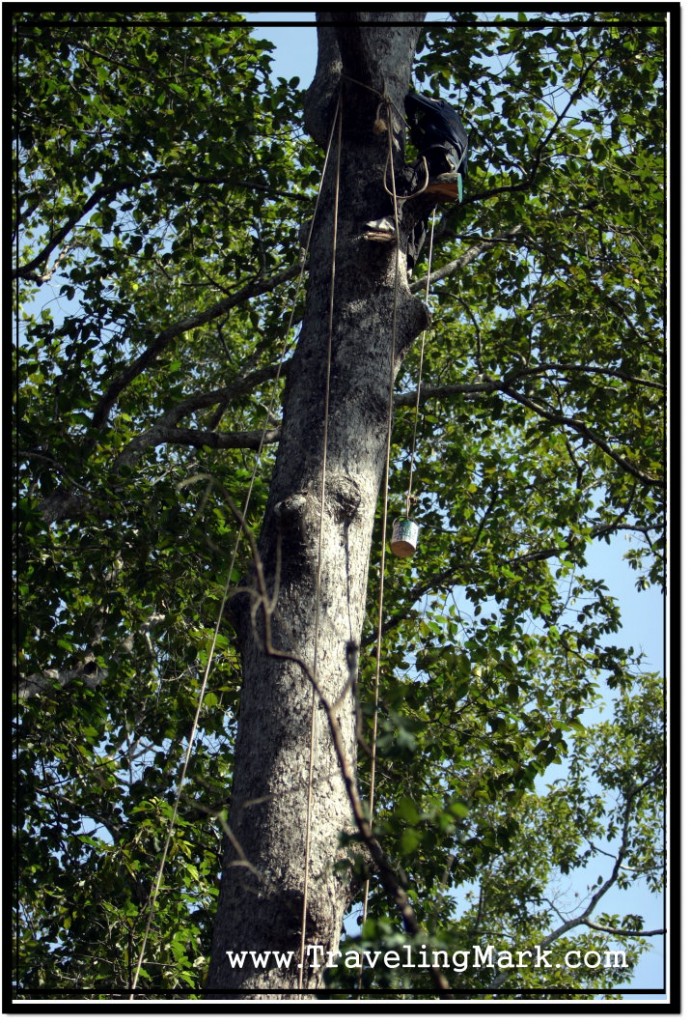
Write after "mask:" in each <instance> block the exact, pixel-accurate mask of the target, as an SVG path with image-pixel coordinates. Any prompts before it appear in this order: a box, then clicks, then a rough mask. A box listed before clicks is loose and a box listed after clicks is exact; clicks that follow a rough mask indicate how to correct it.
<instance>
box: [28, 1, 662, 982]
mask: <svg viewBox="0 0 691 1024" xmlns="http://www.w3.org/2000/svg"><path fill="white" fill-rule="evenodd" d="M667 32H668V25H667V23H666V21H665V17H664V10H662V11H661V10H660V9H659V8H655V9H653V10H652V13H651V11H649V10H645V9H643V10H636V11H632V12H628V13H627V14H626V16H625V19H624V17H623V16H621V15H618V14H616V13H615V12H610V11H608V12H605V13H602V14H599V13H598V16H597V18H596V19H595V18H593V17H590V16H587V17H584V14H583V12H582V11H581V12H579V11H577V10H573V11H569V12H568V13H553V12H550V13H549V15H548V16H547V15H545V16H542V15H534V14H532V13H531V14H530V15H528V16H524V15H521V16H520V17H519V18H518V19H517V20H516V19H512V18H509V17H508V16H504V15H502V14H495V13H493V14H491V15H489V14H484V15H479V14H472V13H470V14H469V13H467V12H463V13H462V14H460V13H458V14H454V13H451V14H450V15H449V19H448V21H447V22H446V23H444V24H443V25H439V24H434V25H431V24H430V25H427V27H426V29H425V30H424V31H423V34H422V38H421V43H420V47H419V52H418V54H417V56H416V60H415V66H414V84H415V86H416V87H417V88H419V89H421V90H424V91H429V92H431V93H432V94H434V95H445V96H447V98H449V99H450V100H451V101H452V102H453V103H454V104H455V105H456V106H457V107H458V109H459V110H460V111H461V112H462V117H463V120H464V124H465V125H466V127H467V129H468V132H469V135H470V140H471V159H470V172H469V177H468V180H467V182H466V187H465V196H464V200H463V202H462V203H461V204H459V205H457V206H445V207H444V208H443V210H442V211H441V213H440V215H438V217H437V220H436V224H435V234H434V251H433V263H432V268H431V274H430V286H431V287H430V294H429V298H428V303H429V306H430V309H431V320H432V324H431V327H430V328H429V330H428V331H427V332H426V335H425V350H424V363H423V370H422V380H421V387H420V394H419V397H420V413H419V418H418V419H417V420H416V404H417V384H418V359H419V355H420V349H419V345H420V340H418V342H417V345H416V350H415V352H414V353H412V355H411V356H410V357H409V359H408V360H407V362H406V364H405V366H404V369H403V372H402V373H401V375H400V376H399V379H398V381H397V383H396V389H395V394H394V410H395V416H394V431H393V437H392V446H391V473H390V478H389V481H388V486H389V492H390V498H389V504H390V508H391V510H392V512H393V511H395V510H398V513H399V514H402V512H403V510H404V496H405V495H406V491H407V488H408V480H409V473H410V457H411V445H412V437H413V431H414V429H415V430H416V441H415V465H414V477H413V480H414V495H413V498H414V506H413V514H414V517H415V519H416V520H417V521H418V523H419V524H420V527H421V534H420V545H419V550H418V552H417V554H416V557H415V559H414V560H411V561H393V560H390V559H389V560H388V561H387V564H386V575H385V588H384V605H383V616H382V626H381V644H380V649H381V662H382V665H383V681H382V685H381V689H380V692H379V702H378V707H377V714H378V719H377V721H378V739H377V749H378V760H377V774H376V789H375V791H376V800H375V814H374V824H375V829H376V833H377V835H378V837H379V839H380V841H381V843H382V846H383V848H384V850H385V851H386V853H387V856H388V858H389V859H390V862H391V864H392V865H394V866H395V868H396V870H397V871H399V872H401V877H403V878H405V888H406V891H407V892H408V896H409V899H410V901H411V904H412V905H413V907H414V909H415V912H416V914H417V916H418V919H419V920H420V921H421V923H422V924H423V926H424V928H425V936H426V937H425V942H427V943H428V944H430V943H431V944H432V945H433V946H434V947H435V948H440V949H448V950H453V949H469V948H472V947H473V946H475V945H480V946H484V947H486V946H488V945H490V944H494V946H495V947H497V948H512V949H516V950H520V949H527V948H529V947H531V946H535V945H536V944H539V943H543V944H546V946H549V947H550V948H552V949H553V950H554V953H555V957H554V959H555V961H556V960H557V959H558V956H557V954H558V953H559V951H562V952H563V951H565V950H567V949H571V950H581V951H583V952H585V951H588V950H600V951H602V952H603V958H602V963H599V964H598V967H597V969H596V970H592V969H589V967H588V966H587V965H586V966H583V964H582V963H581V965H580V966H579V967H578V968H577V969H570V970H567V969H564V968H562V969H557V968H551V969H549V970H546V969H541V968H540V967H539V966H535V965H533V966H530V967H526V968H525V969H522V970H520V971H512V970H510V969H503V968H502V967H501V965H500V966H499V967H497V966H496V965H494V966H491V965H490V966H483V967H481V968H480V969H477V970H473V971H467V972H466V973H465V974H463V975H462V976H461V982H459V980H458V978H459V975H453V973H452V972H450V973H449V976H450V977H453V978H454V982H453V983H454V984H463V985H464V986H466V987H467V989H469V990H480V992H481V993H484V994H486V995H487V996H488V998H491V997H492V993H499V994H501V993H510V992H511V990H512V989H513V990H515V989H524V988H528V989H530V988H532V989H536V990H537V991H538V992H542V993H543V994H544V992H545V991H547V992H548V991H549V990H557V989H567V990H571V989H573V990H574V991H575V992H578V990H580V989H588V990H590V989H602V990H609V989H611V988H613V987H614V988H618V987H619V988H620V987H622V986H623V985H625V983H626V981H627V980H628V979H630V977H631V975H632V973H633V970H634V968H635V965H636V963H637V960H638V957H639V956H640V954H641V952H642V951H643V950H644V949H645V948H646V942H647V938H648V935H649V933H650V932H651V931H652V930H656V929H659V928H660V927H661V923H660V922H659V921H657V922H648V921H644V920H642V919H641V917H640V915H637V914H635V913H630V914H627V915H623V916H622V915H618V914H613V913H612V912H611V911H610V910H609V909H608V904H607V896H608V893H611V892H613V891H615V890H616V889H626V887H627V886H629V885H631V884H632V883H633V882H634V881H638V880H641V879H643V880H645V882H646V883H647V885H648V886H649V887H650V889H651V890H652V891H655V892H659V891H661V888H662V886H663V884H664V824H663V813H664V806H665V794H664V754H665V719H664V711H665V703H664V689H663V685H662V681H661V679H660V678H659V676H658V675H657V674H656V673H651V672H649V671H646V663H645V659H644V657H643V656H642V655H641V654H636V653H635V652H634V650H633V649H632V648H629V647H625V646H622V645H621V644H620V643H619V642H618V638H617V629H618V626H619V622H620V613H619V609H618V605H617V601H616V599H615V597H614V596H613V595H612V593H611V592H610V589H609V587H608V582H607V580H604V579H600V578H598V577H597V575H596V574H594V573H593V571H592V567H591V564H590V565H589V562H588V557H589V554H590V553H591V551H592V545H593V543H594V542H595V541H598V540H599V541H604V542H607V543H609V541H610V540H611V539H613V538H615V537H619V536H625V537H627V538H630V547H629V549H628V551H627V555H626V558H627V560H628V562H629V564H630V565H631V566H633V567H634V569H635V570H636V572H637V575H638V586H639V587H640V588H648V587H655V588H664V582H665V568H664V537H665V463H664V452H665V406H664V398H665V384H666V380H665V359H666V353H665V331H666V305H665V302H666V300H665V230H666V224H665V191H664V190H665V147H666V143H667V139H666V116H667V106H666V104H667V97H666V42H667ZM260 36H261V31H260V30H258V29H257V30H255V31H252V30H251V28H250V26H248V24H247V23H246V22H245V21H244V19H243V18H242V17H241V16H240V15H239V14H233V13H228V12H225V11H219V10H217V9H215V10H214V11H213V13H209V12H206V11H200V12H191V11H189V10H185V11H184V12H181V13H176V12H175V11H171V12H169V13H161V12H154V13H150V12H138V11H136V10H134V11H131V12H127V13H123V12H120V13H119V14H118V16H117V17H110V16H109V15H105V14H103V13H102V12H88V11H85V12H80V13H79V15H78V16H77V17H75V16H74V15H73V14H70V13H62V12H61V11H60V10H57V11H50V12H43V11H41V12H20V11H17V10H14V11H13V12H12V41H13V48H14V50H13V60H14V73H15V74H14V90H13V102H14V109H13V124H12V127H13V133H14V140H15V142H14V149H13V157H14V161H15V167H14V185H15V189H14V199H13V203H14V206H13V210H14V217H13V228H14V253H15V256H16V265H15V269H14V279H15V282H16V292H15V294H16V300H17V310H16V346H15V349H14V357H15V368H16V377H15V380H16V393H15V406H14V409H15V420H14V441H15V454H16V460H17V461H16V467H17V468H16V475H15V484H16V490H15V494H14V502H13V507H14V515H15V522H16V530H15V534H14V539H15V543H16V549H15V570H16V602H17V616H16V623H17V628H16V641H17V642H16V672H17V680H18V685H17V694H16V708H15V710H16V715H15V743H14V754H15V760H14V773H15V774H14V782H15V794H16V812H15V825H16V828H17V864H16V879H17V885H16V897H17V909H16V914H15V924H16V929H17V935H16V944H15V952H16V964H15V969H14V976H15V984H16V992H17V995H19V996H20V997H21V996H22V995H25V996H26V998H32V997H36V996H37V995H39V994H40V993H41V992H45V993H52V994H56V993H60V992H62V993H67V992H69V991H74V992H87V991H94V990H96V991H100V992H102V993H103V994H112V993H115V992H117V991H124V990H127V989H128V987H130V986H131V984H132V980H133V975H134V971H135V965H136V963H137V959H138V957H139V955H140V952H141V949H142V943H143V942H144V936H145V934H146V943H147V946H146V956H145V959H144V963H143V965H142V970H141V981H140V984H139V988H140V990H141V991H142V993H143V994H146V993H147V991H148V992H149V993H152V994H155V993H161V992H169V993H174V992H176V991H179V992H181V993H184V992H186V991H187V992H189V991H191V992H195V991H197V992H198V991H200V990H201V989H202V987H203V984H204V978H205V974H206V970H207V967H208V954H209V945H210V929H211V922H212V918H213V910H214V906H215V901H216V898H217V894H218V865H219V848H220V841H221V839H222V836H223V828H224V821H225V813H226V812H225V800H226V797H227V791H228V786H229V780H230V779H231V777H232V772H233V764H234V739H235V730H236V721H237V718H236V716H237V706H238V698H239V690H240V681H241V672H240V665H239V657H238V647H237V641H236V637H235V635H234V631H233V627H232V623H231V621H230V620H229V619H228V618H227V617H226V618H222V619H221V626H220V630H219V631H218V632H216V628H215V627H216V622H217V619H218V615H219V609H220V606H221V603H222V601H223V597H224V593H225V586H226V579H227V576H228V572H229V566H230V565H231V557H232V555H233V551H234V550H237V559H233V560H232V566H233V567H232V572H231V577H232V578H231V583H232V584H233V585H238V584H239V583H240V581H241V580H242V579H243V576H244V573H245V571H246V570H247V567H248V566H249V565H250V564H251V561H252V550H251V545H250V544H249V542H248V535H249V534H251V533H252V532H256V531H257V530H258V527H259V524H260V523H261V519H262V515H263V512H264V506H265V503H266V495H267V488H268V482H269V477H270V473H271V466H272V461H273V450H274V445H275V442H276V440H277V438H278V436H279V434H280V429H281V411H280V395H281V387H282V381H283V378H284V376H285V373H286V369H287V367H288V365H289V362H290V359H291V354H292V351H293V345H294V342H295V338H296V337H297V333H298V331H299V327H300V322H301V317H302V313H303V296H304V287H303V286H304V280H305V276H306V274H307V275H308V274H309V250H308V251H307V252H306V253H305V251H304V249H303V250H302V252H301V248H300V246H301V239H302V242H304V240H305V236H304V231H303V233H302V235H301V234H300V228H301V225H303V224H304V223H305V222H306V221H308V220H309V218H310V217H311V215H312V213H313V210H314V204H315V200H316V197H317V193H318V189H319V182H320V169H321V166H322V162H323V153H322V151H321V150H320V148H319V146H317V144H316V143H315V142H314V141H313V140H312V139H311V138H310V137H309V136H307V135H306V134H305V129H304V127H303V123H302V118H303V109H304V88H303V86H304V85H305V83H300V82H298V80H297V79H293V80H291V81H286V80H284V79H279V80H278V81H274V80H273V78H272V76H271V44H269V43H266V42H262V41H261V39H260ZM410 157H411V160H413V159H414V154H413V153H412V152H411V154H410ZM410 287H411V290H412V291H413V292H414V293H416V294H418V295H422V294H424V293H425V289H426V267H425V265H424V260H423V261H422V262H421V263H420V264H419V265H418V267H417V268H416V270H415V272H414V278H413V280H412V281H411V285H410ZM415 422H417V426H416V427H414V423H415ZM238 510H242V511H243V517H244V523H245V529H244V530H243V529H241V528H240V527H239V526H238V517H237V512H238ZM382 514H383V505H382V507H381V509H380V515H382ZM380 533H381V530H380V523H378V524H377V525H376V526H375V533H374V537H375V541H374V545H373V550H372V564H373V571H372V573H371V578H370V585H369V589H370V593H369V599H368V605H367V609H366V620H365V623H366V624H365V631H364V632H365V635H364V636H363V638H362V646H361V661H360V671H359V679H358V694H359V702H360V718H361V729H362V733H363V737H365V738H367V737H371V729H372V721H373V715H374V712H375V707H374V698H373V693H374V689H373V681H374V678H375V674H376V668H375V641H376V638H377V632H378V628H377V626H378V621H377V620H378V611H379V608H378V600H379V598H378V592H379V581H378V579H377V572H376V566H377V565H378V564H379V558H380V554H381V551H380V541H379V539H378V538H379V537H380ZM207 668H208V670H209V675H208V678H209V685H208V688H206V690H205V693H204V697H203V702H202V705H201V707H199V706H198V701H199V694H200V685H201V681H202V679H203V678H204V675H205V671H206V670H207ZM602 694H605V695H606V696H607V701H608V704H607V711H606V712H604V713H603V716H602V719H601V720H600V721H598V722H596V724H588V722H589V721H590V719H588V720H587V721H584V712H585V711H586V710H588V709H591V708H593V707H594V706H596V705H597V703H598V701H599V700H600V699H601V695H602ZM193 726H194V729H195V731H196V739H195V742H194V745H193V746H192V748H191V752H190V751H188V738H189V736H190V733H191V731H192V730H193ZM188 755H189V763H188V764H187V768H186V783H185V786H184V787H183V789H182V791H181V792H178V784H179V779H180V773H181V770H182V766H183V764H184V763H185V762H186V761H187V759H188ZM359 767H360V785H361V788H362V790H363V791H364V790H365V789H366V788H367V786H368V785H369V769H370V764H369V757H368V754H367V743H366V742H365V743H363V750H362V758H361V763H360V766H359ZM546 772H549V775H548V776H547V777H546V778H543V776H545V773H546ZM173 808H175V809H176V810H175V817H176V821H175V826H174V828H173V829H172V830H171V829H169V826H170V822H171V818H172V816H173ZM354 839H357V836H355V837H354ZM164 848H165V849H166V859H165V866H164V870H163V872H162V873H161V875H160V878H159V879H158V883H160V885H159V886H158V887H157V874H158V872H159V867H160V864H161V857H162V853H163V850H164ZM356 849H357V844H356V843H355V841H353V843H351V844H348V843H347V842H346V841H345V840H344V846H343V848H342V849H341V850H336V851H334V861H335V862H336V861H338V860H339V859H345V858H347V857H348V856H350V857H351V859H352V858H355V857H356V855H355V854H354V853H353V851H354V850H356ZM603 851H604V853H605V855H606V858H607V861H608V863H609V865H610V866H609V871H608V873H603V872H601V870H600V867H599V866H598V867H597V868H596V867H595V865H601V863H602V854H603ZM590 867H592V868H593V877H592V878H590V880H589V883H588V891H587V894H586V895H583V893H582V894H581V896H582V898H581V900H580V901H579V905H578V909H577V911H574V910H573V906H571V907H570V908H569V909H567V906H568V900H566V899H565V898H564V897H563V895H562V896H560V887H561V888H563V886H562V883H563V882H565V881H568V879H569V877H570V876H573V875H574V873H576V872H578V873H579V877H581V876H582V872H583V871H585V870H587V869H588V868H590ZM364 870H365V868H364V866H363V871H364ZM598 876H599V877H598ZM361 899H362V896H361V892H360V895H359V896H357V897H356V898H355V899H354V904H353V906H354V907H355V908H356V910H355V911H354V915H353V916H355V914H356V913H358V912H360V911H358V910H357V908H358V905H359V903H360V902H361ZM152 903H153V912H152ZM646 933H648V934H646ZM404 940H405V941H408V940H407V939H405V936H404V935H403V933H402V931H401V928H400V924H399V922H398V918H397V915H396V910H395V908H394V907H393V906H391V904H390V902H389V901H388V898H387V895H386V892H385V891H384V890H383V889H382V888H381V887H378V886H377V880H376V875H375V877H374V878H373V879H372V882H371V892H370V898H369V905H368V911H367V920H366V922H365V924H364V930H363V932H362V934H361V933H360V931H359V929H358V930H357V934H355V929H354V928H351V927H349V928H348V934H347V935H344V940H343V941H344V946H343V949H344V950H348V949H352V950H362V949H370V950H371V949H381V948H385V947H387V948H391V949H397V948H400V947H401V944H402V943H403V942H404ZM614 947H616V948H618V949H623V950H625V951H626V952H627V954H628V965H629V966H628V967H627V968H626V969H614V968H610V967H608V966H607V965H606V963H605V958H604V951H605V950H606V949H608V948H614ZM325 984H326V986H327V990H328V986H331V987H332V988H333V990H334V992H336V991H340V992H341V994H342V995H345V996H346V997H348V995H350V996H352V995H354V994H355V993H356V990H357V986H358V978H357V972H353V971H348V970H346V969H345V968H344V967H342V966H339V967H338V968H337V969H334V970H333V971H327V973H326V975H325ZM364 984H365V985H366V986H371V988H372V989H377V988H379V989H382V988H383V989H386V991H387V992H388V991H391V992H395V991H396V990H397V989H401V990H407V989H410V988H412V989H416V988H424V987H429V979H428V978H427V977H426V976H424V974H423V973H422V972H418V974H417V975H416V976H415V977H413V978H412V979H411V975H410V972H408V973H406V972H405V971H400V972H395V971H393V972H392V971H391V970H386V971H381V970H377V969H375V970H372V971H367V972H365V976H364ZM327 994H328V991H327ZM547 997H548V996H547Z"/></svg>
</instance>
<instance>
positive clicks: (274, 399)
mask: <svg viewBox="0 0 691 1024" xmlns="http://www.w3.org/2000/svg"><path fill="white" fill-rule="evenodd" d="M335 126H336V117H334V121H333V124H332V126H331V134H330V136H329V141H328V145H327V148H326V155H325V157H324V165H323V167H322V173H321V178H320V181H319V188H318V190H317V197H316V200H315V206H314V210H315V214H314V215H313V217H312V221H311V223H310V227H309V231H308V234H307V239H306V243H305V247H304V251H303V254H302V258H301V261H300V273H299V275H298V281H297V285H296V288H295V296H294V299H293V303H292V308H291V310H290V316H289V318H288V326H287V328H286V332H285V337H284V342H283V348H282V350H281V354H280V357H279V361H278V369H277V371H276V376H275V378H274V380H273V388H272V394H271V400H270V402H269V404H268V407H267V411H266V418H265V421H264V426H263V428H262V434H261V439H260V442H259V446H258V448H257V455H256V458H255V460H254V466H253V470H252V476H251V478H250V482H249V485H248V489H247V496H246V498H245V503H244V506H243V509H242V522H246V520H247V513H248V510H249V505H250V501H251V498H252V491H253V489H254V485H255V482H256V479H257V474H258V472H259V465H260V462H261V456H262V454H263V450H264V444H265V441H266V436H267V434H268V432H269V428H270V426H271V421H272V419H273V416H274V413H275V409H276V406H277V405H278V387H279V384H280V378H281V367H282V364H283V362H284V359H285V355H286V352H287V349H288V340H289V338H290V332H291V331H292V328H293V323H294V321H295V312H296V309H297V302H298V296H299V294H300V288H301V286H302V281H303V278H304V275H305V267H306V264H307V254H308V252H309V247H310V243H311V241H312V232H313V229H314V216H315V215H316V211H317V207H318V205H319V200H320V198H321V194H322V188H323V185H324V178H325V176H326V167H327V164H328V160H329V156H330V153H331V144H332V140H333V134H334V128H335ZM339 162H340V161H339ZM241 537H242V531H241V530H238V533H237V535H236V538H235V547H234V548H233V552H232V555H231V558H230V565H229V568H228V574H227V577H226V581H225V586H224V590H223V597H222V598H221V602H220V606H219V611H218V616H217V619H216V625H215V627H214V633H213V637H212V640H211V645H210V647H209V653H208V657H207V661H206V667H205V669H204V675H203V677H202V684H201V688H200V691H199V698H198V701H197V707H196V711H195V715H194V720H193V723H192V728H191V730H190V735H189V738H188V741H187V749H186V752H185V758H184V760H183V765H182V770H181V773H180V780H179V782H178V786H177V789H176V793H175V801H174V803H173V813H172V815H171V818H170V822H169V825H168V831H167V834H166V840H165V843H164V846H163V851H162V854H161V862H160V865H159V868H158V872H157V874H156V879H155V882H154V887H153V889H152V892H151V895H150V897H149V913H148V915H147V920H146V926H145V928H144V937H143V939H142V948H141V951H140V953H139V957H138V959H137V965H136V968H135V972H134V978H133V980H132V987H131V992H130V997H129V998H130V1001H132V1000H133V999H134V991H135V989H136V987H137V984H138V982H139V975H140V973H141V969H142V964H143V962H144V956H145V953H146V947H147V943H148V940H149V934H150V932H151V925H152V923H153V918H154V914H155V912H156V903H157V900H158V894H159V891H160V888H161V882H162V880H163V872H164V869H165V864H166V860H167V857H168V851H169V849H170V843H171V841H172V838H173V833H174V831H175V826H176V823H177V817H178V810H179V807H180V801H181V798H182V790H183V787H184V784H185V781H186V778H187V770H188V767H189V763H190V758H191V755H192V749H193V747H194V742H195V739H196V735H197V731H198V728H199V718H200V715H201V709H202V706H203V703H204V697H205V695H206V690H207V686H208V681H209V674H210V671H211V663H212V661H213V656H214V653H215V650H216V644H217V641H218V634H219V631H220V628H221V622H222V620H223V609H224V607H225V604H226V601H227V600H228V594H229V593H230V584H231V581H232V576H233V571H234V569H235V562H236V560H237V555H238V551H239V548H240V540H241Z"/></svg>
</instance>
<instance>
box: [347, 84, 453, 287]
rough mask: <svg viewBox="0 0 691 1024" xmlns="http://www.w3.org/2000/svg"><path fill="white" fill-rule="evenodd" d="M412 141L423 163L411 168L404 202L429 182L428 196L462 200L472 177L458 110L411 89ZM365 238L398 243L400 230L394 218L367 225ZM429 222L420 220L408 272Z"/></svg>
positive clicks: (412, 236)
mask: <svg viewBox="0 0 691 1024" xmlns="http://www.w3.org/2000/svg"><path fill="white" fill-rule="evenodd" d="M405 112H406V116H407V118H408V122H409V125H410V138H411V141H412V143H413V145H414V146H415V148H416V149H417V150H418V154H419V157H420V159H419V161H418V163H417V165H416V166H415V167H414V168H408V169H407V170H408V172H409V173H408V174H407V175H406V181H405V184H404V187H403V190H402V191H403V194H402V195H401V200H402V201H403V202H404V201H405V198H406V194H408V195H410V194H411V193H414V192H417V191H419V189H420V188H421V187H422V184H423V182H424V181H425V180H426V179H427V185H426V187H425V188H424V194H425V195H429V196H432V197H435V198H436V197H439V199H445V200H455V199H458V200H460V199H461V198H462V188H463V181H464V180H465V177H466V174H467V173H468V136H467V134H466V132H465V129H464V128H463V124H462V123H461V118H460V116H459V114H458V112H457V111H456V110H454V108H453V107H452V106H451V104H450V103H447V102H446V100H442V99H434V98H433V97H430V96H421V95H420V94H419V93H416V92H415V91H413V90H412V89H411V91H410V92H409V93H408V95H407V96H406V98H405ZM425 164H426V168H425ZM365 228H366V230H365V238H366V239H368V241H372V242H390V241H395V238H396V226H395V222H394V218H393V216H392V215H391V214H388V215H387V216H385V217H381V218H379V219H377V220H371V221H368V222H367V224H366V225H365ZM426 234H427V230H426V218H423V219H420V220H418V222H417V223H416V225H415V227H414V228H413V230H412V232H411V234H410V236H409V238H408V243H407V259H408V270H409V271H410V270H412V268H413V266H414V265H415V263H416V261H417V258H418V255H419V253H420V250H421V248H422V246H423V244H424V240H425V236H426Z"/></svg>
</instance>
